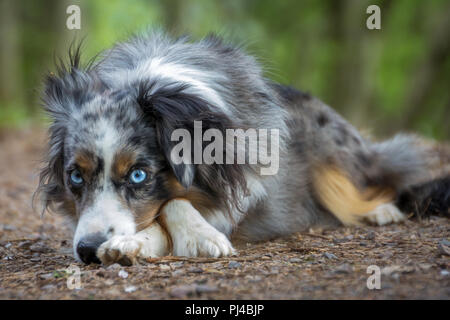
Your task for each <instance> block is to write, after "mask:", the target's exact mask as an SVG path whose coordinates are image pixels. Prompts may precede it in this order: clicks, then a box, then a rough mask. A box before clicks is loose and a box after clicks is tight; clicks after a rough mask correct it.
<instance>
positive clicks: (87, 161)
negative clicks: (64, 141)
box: [75, 150, 97, 174]
mask: <svg viewBox="0 0 450 320" xmlns="http://www.w3.org/2000/svg"><path fill="white" fill-rule="evenodd" d="M75 163H76V164H77V165H78V166H79V167H80V169H81V170H82V171H84V172H85V173H87V174H92V173H93V172H94V170H95V169H96V168H97V159H96V157H95V156H94V154H93V153H92V152H90V151H87V150H80V151H77V152H76V153H75Z"/></svg>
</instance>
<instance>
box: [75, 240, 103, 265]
mask: <svg viewBox="0 0 450 320" xmlns="http://www.w3.org/2000/svg"><path fill="white" fill-rule="evenodd" d="M105 241H106V237H105V236H103V235H102V234H99V233H94V234H90V235H87V236H85V237H83V238H81V240H80V241H79V242H78V244H77V253H78V256H79V257H80V259H81V261H83V262H84V263H86V264H90V263H100V260H99V259H98V258H97V255H96V253H97V249H98V247H100V245H101V244H102V243H103V242H105Z"/></svg>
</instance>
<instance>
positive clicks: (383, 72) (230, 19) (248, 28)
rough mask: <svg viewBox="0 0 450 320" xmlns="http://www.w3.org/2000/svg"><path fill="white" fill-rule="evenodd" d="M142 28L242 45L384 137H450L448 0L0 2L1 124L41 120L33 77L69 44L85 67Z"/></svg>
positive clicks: (278, 74)
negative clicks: (74, 26)
mask: <svg viewBox="0 0 450 320" xmlns="http://www.w3.org/2000/svg"><path fill="white" fill-rule="evenodd" d="M71 4H76V5H79V6H80V8H81V30H68V29H67V28H66V19H67V18H68V16H69V15H68V14H67V13H66V8H67V7H68V6H69V5H71ZM371 4H376V5H378V6H380V8H381V30H368V29H367V28H366V19H367V18H368V17H369V14H367V13H366V9H367V7H368V6H369V5H371ZM148 26H162V27H164V28H166V29H167V30H169V31H170V32H172V33H173V34H175V35H179V34H183V33H190V34H192V35H193V36H194V38H201V37H203V36H205V35H207V34H208V33H209V32H211V31H213V32H217V33H219V34H221V35H223V36H225V37H226V38H228V39H230V40H232V41H234V42H236V43H238V44H245V46H246V47H247V51H248V52H249V53H251V54H254V55H256V56H258V57H259V58H260V61H261V62H262V63H263V64H264V65H265V66H266V72H267V76H268V77H269V78H271V79H273V80H276V81H279V82H282V83H285V84H290V85H293V86H295V87H298V88H300V89H302V90H304V91H308V92H310V93H312V94H313V95H316V96H318V97H319V98H320V99H322V100H323V101H325V102H326V103H328V104H329V105H331V106H332V107H334V108H335V109H337V110H338V111H339V112H340V113H341V114H343V115H344V116H345V117H346V118H348V119H349V120H350V121H352V122H353V123H354V124H356V125H357V126H358V127H362V128H370V129H372V130H371V131H372V132H373V133H374V134H376V135H378V136H380V137H385V136H388V135H390V134H392V133H394V132H396V131H399V130H405V131H418V132H420V133H422V134H424V135H426V136H428V137H432V138H437V139H440V140H445V139H449V138H450V125H449V122H450V93H449V92H450V90H449V89H450V85H449V84H450V1H448V0H428V1H424V0H390V1H389V0H305V1H299V0H292V1H287V0H280V1H273V0H249V1H239V0H226V1H219V0H217V1H212V0H203V1H202V0H196V1H186V0H164V1H163V0H154V1H151V0H134V1H124V0H95V1H87V0H86V1H82V0H81V1H76V0H71V1H69V0H40V1H36V0H20V1H14V0H0V127H17V126H19V127H21V126H31V125H36V124H39V125H40V124H45V117H44V116H43V114H42V112H41V108H40V102H39V92H40V90H41V80H42V78H43V76H44V75H45V74H46V73H47V72H49V71H52V70H54V67H53V61H54V56H55V55H57V56H58V55H64V54H65V53H66V52H67V49H68V47H69V45H70V43H71V42H72V41H73V40H74V39H75V38H77V39H81V38H83V37H84V36H86V39H85V41H84V48H85V51H84V58H85V60H86V61H87V60H88V59H89V58H91V57H92V56H94V55H95V54H96V53H97V52H98V51H100V50H102V49H105V48H108V47H109V46H111V44H112V43H114V42H115V41H117V40H123V39H126V37H127V36H129V35H130V34H131V33H133V32H137V31H142V30H144V29H145V28H146V27H148Z"/></svg>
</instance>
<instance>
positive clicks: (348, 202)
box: [313, 166, 395, 225]
mask: <svg viewBox="0 0 450 320" xmlns="http://www.w3.org/2000/svg"><path fill="white" fill-rule="evenodd" d="M313 185H314V189H315V192H316V194H317V196H318V198H319V200H320V202H321V203H322V205H324V206H325V208H327V209H328V210H329V211H330V212H332V213H333V214H334V215H335V216H336V217H337V218H338V219H339V220H340V221H341V222H342V223H343V224H344V225H361V224H362V220H363V219H364V215H365V214H367V213H369V212H371V211H373V210H374V209H375V208H376V207H378V206H379V205H381V204H384V203H389V202H392V200H393V199H394V197H395V193H394V192H393V190H390V189H386V188H375V187H370V188H367V189H366V190H363V191H360V190H359V189H358V188H357V187H356V186H355V185H354V184H353V182H352V181H351V180H350V179H349V178H348V177H347V175H346V174H345V173H344V172H342V171H341V170H339V169H337V168H335V167H330V166H322V167H317V168H316V169H315V170H314V171H313Z"/></svg>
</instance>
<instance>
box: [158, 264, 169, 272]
mask: <svg viewBox="0 0 450 320" xmlns="http://www.w3.org/2000/svg"><path fill="white" fill-rule="evenodd" d="M159 268H160V269H161V271H169V270H170V266H169V265H167V264H160V265H159Z"/></svg>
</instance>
